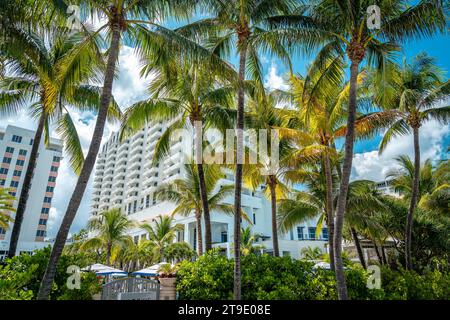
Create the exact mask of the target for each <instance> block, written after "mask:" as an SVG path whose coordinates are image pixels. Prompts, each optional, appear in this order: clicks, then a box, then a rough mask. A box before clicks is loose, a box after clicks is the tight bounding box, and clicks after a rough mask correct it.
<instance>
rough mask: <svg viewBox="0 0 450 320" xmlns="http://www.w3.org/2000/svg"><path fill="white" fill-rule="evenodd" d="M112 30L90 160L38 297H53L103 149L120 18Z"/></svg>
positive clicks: (71, 203)
mask: <svg viewBox="0 0 450 320" xmlns="http://www.w3.org/2000/svg"><path fill="white" fill-rule="evenodd" d="M112 29H113V31H112V37H111V45H110V48H109V53H108V61H107V65H106V71H105V79H104V83H103V90H102V95H101V100H100V108H99V111H98V115H97V121H96V123H95V129H94V133H93V135H92V140H91V144H90V146H89V151H88V153H87V156H86V160H85V161H84V164H83V167H82V169H81V173H80V176H79V177H78V181H77V184H76V186H75V190H74V192H73V193H72V197H71V198H70V201H69V205H68V206H67V211H66V214H65V215H64V218H63V221H62V223H61V226H60V228H59V231H58V234H57V236H56V240H55V243H54V244H53V250H52V253H51V256H50V260H49V262H48V265H47V269H46V271H45V274H44V278H43V279H42V282H41V287H40V288H39V293H38V296H37V299H38V300H48V298H49V295H50V290H51V287H52V283H53V279H54V278H55V273H56V267H57V265H58V261H59V258H60V256H61V254H62V250H63V248H64V244H65V242H66V240H67V235H68V233H69V229H70V226H71V225H72V222H73V219H74V218H75V215H76V213H77V211H78V208H79V207H80V203H81V200H82V198H83V194H84V191H85V190H86V186H87V184H88V181H89V177H90V176H91V173H92V169H93V168H94V165H95V159H96V157H97V154H98V151H99V149H100V144H101V141H102V136H103V129H104V127H105V122H106V116H107V113H108V107H109V104H110V101H111V93H112V84H113V80H114V72H115V69H116V61H117V58H118V56H119V45H120V34H121V31H120V25H119V22H118V19H117V21H114V22H113V25H112Z"/></svg>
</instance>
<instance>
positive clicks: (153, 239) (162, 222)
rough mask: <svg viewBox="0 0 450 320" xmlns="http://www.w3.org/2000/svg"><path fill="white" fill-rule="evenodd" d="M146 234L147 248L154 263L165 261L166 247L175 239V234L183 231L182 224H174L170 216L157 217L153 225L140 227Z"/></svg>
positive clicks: (147, 224)
mask: <svg viewBox="0 0 450 320" xmlns="http://www.w3.org/2000/svg"><path fill="white" fill-rule="evenodd" d="M140 227H141V228H142V229H143V230H145V231H147V233H148V239H149V240H148V242H147V247H148V248H149V250H151V252H152V254H153V257H154V259H155V261H159V262H161V261H165V259H166V255H165V251H166V249H167V247H168V246H169V245H170V244H172V243H173V241H174V240H175V239H176V236H177V232H179V231H182V230H184V227H183V225H182V224H174V219H173V218H172V217H171V216H167V215H159V216H157V217H156V218H155V219H153V223H152V224H149V223H145V224H142V225H141V226H140Z"/></svg>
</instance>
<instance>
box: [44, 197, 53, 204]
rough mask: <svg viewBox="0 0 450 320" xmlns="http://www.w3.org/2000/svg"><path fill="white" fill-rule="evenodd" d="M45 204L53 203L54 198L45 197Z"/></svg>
mask: <svg viewBox="0 0 450 320" xmlns="http://www.w3.org/2000/svg"><path fill="white" fill-rule="evenodd" d="M44 202H45V203H51V202H52V198H51V197H44Z"/></svg>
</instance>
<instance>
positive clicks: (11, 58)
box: [0, 28, 120, 257]
mask: <svg viewBox="0 0 450 320" xmlns="http://www.w3.org/2000/svg"><path fill="white" fill-rule="evenodd" d="M14 32H15V33H14V38H12V40H11V41H8V42H6V43H4V44H3V46H2V47H1V50H2V52H3V53H4V55H5V57H7V58H8V61H7V65H8V66H9V67H10V70H11V71H10V73H11V75H10V76H8V75H7V76H5V77H3V78H2V80H1V81H0V88H1V89H2V92H1V93H0V112H1V113H2V114H6V115H10V116H11V115H14V114H16V113H17V112H18V111H19V110H20V109H23V108H28V109H29V110H30V114H31V115H32V116H33V117H35V118H37V119H38V127H37V130H36V132H35V136H34V139H33V145H32V149H31V153H30V157H29V161H28V165H27V169H26V172H25V178H24V182H23V184H22V190H21V193H20V196H19V201H18V205H17V213H16V218H15V223H14V227H13V230H12V234H11V241H10V245H9V256H10V257H13V256H14V255H15V254H16V249H17V243H18V239H19V235H20V229H21V226H22V221H23V217H24V213H25V210H26V206H27V199H28V195H29V191H30V186H31V180H32V176H33V173H34V168H35V166H36V158H37V154H38V149H39V145H40V142H41V138H42V135H43V134H45V142H46V143H48V141H49V135H50V132H49V125H50V124H51V122H56V123H57V131H58V132H59V134H60V135H61V137H63V139H64V141H65V149H66V151H67V152H68V154H69V155H70V159H69V161H70V164H71V166H72V168H73V169H74V170H75V172H77V173H79V170H80V168H81V166H82V164H83V161H84V155H83V152H82V149H81V144H80V140H79V137H78V134H77V132H76V129H75V125H74V123H73V121H72V118H71V116H70V113H69V110H68V105H73V106H77V107H79V108H82V109H83V110H88V109H91V110H96V109H97V108H98V106H97V103H98V101H99V93H98V88H96V87H95V86H92V85H85V84H82V82H86V81H87V80H88V78H89V77H91V76H92V75H93V72H94V70H95V68H96V64H99V62H98V58H97V56H96V52H95V49H94V48H93V47H92V46H80V43H81V40H82V38H81V36H80V34H68V33H67V32H64V31H61V30H58V29H56V30H55V31H53V32H47V33H44V34H43V35H40V34H38V33H35V32H31V31H29V30H28V29H25V28H24V29H20V28H17V29H15V30H14ZM110 111H113V112H110V116H111V114H112V115H113V116H114V115H115V116H118V115H119V114H120V110H119V109H118V107H117V105H115V104H114V103H112V106H111V109H110Z"/></svg>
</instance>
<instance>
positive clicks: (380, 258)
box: [373, 241, 383, 265]
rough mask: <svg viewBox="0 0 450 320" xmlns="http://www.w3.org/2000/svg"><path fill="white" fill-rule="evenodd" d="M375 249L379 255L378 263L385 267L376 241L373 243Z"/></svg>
mask: <svg viewBox="0 0 450 320" xmlns="http://www.w3.org/2000/svg"><path fill="white" fill-rule="evenodd" d="M373 248H374V249H375V253H376V254H377V258H378V261H379V262H380V265H383V258H382V257H381V254H380V250H379V248H378V246H377V244H376V243H375V241H373Z"/></svg>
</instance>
